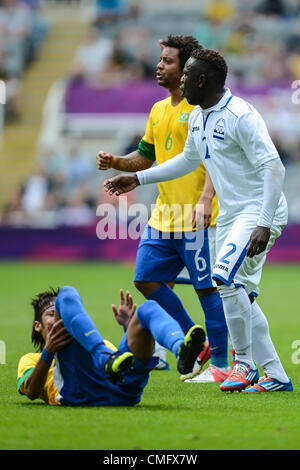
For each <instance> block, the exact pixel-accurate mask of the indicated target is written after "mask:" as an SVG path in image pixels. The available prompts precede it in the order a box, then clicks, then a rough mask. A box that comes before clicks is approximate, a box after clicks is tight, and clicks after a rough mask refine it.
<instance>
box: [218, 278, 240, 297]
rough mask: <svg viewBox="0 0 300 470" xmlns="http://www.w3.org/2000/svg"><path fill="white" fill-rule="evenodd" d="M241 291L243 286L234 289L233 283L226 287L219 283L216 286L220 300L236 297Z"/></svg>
mask: <svg viewBox="0 0 300 470" xmlns="http://www.w3.org/2000/svg"><path fill="white" fill-rule="evenodd" d="M242 289H243V286H238V287H236V286H235V285H234V284H233V283H231V284H230V285H227V284H224V282H220V283H219V284H218V291H219V293H220V296H221V298H222V300H223V299H225V298H227V297H233V296H236V295H238V294H239V293H240V291H241V290H242Z"/></svg>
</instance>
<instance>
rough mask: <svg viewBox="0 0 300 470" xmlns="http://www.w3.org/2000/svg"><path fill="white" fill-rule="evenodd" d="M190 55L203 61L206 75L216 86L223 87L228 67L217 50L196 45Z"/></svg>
mask: <svg viewBox="0 0 300 470" xmlns="http://www.w3.org/2000/svg"><path fill="white" fill-rule="evenodd" d="M191 57H193V58H194V59H196V60H197V61H199V62H200V61H201V62H202V63H203V62H204V63H205V65H206V73H207V75H208V77H209V78H210V79H212V80H213V82H214V84H216V86H217V87H218V88H223V87H224V85H225V81H226V77H227V73H228V67H227V64H226V61H225V59H224V57H223V56H222V55H221V54H220V53H219V52H217V51H213V50H211V49H203V48H199V47H198V48H197V49H194V50H193V51H192V53H191Z"/></svg>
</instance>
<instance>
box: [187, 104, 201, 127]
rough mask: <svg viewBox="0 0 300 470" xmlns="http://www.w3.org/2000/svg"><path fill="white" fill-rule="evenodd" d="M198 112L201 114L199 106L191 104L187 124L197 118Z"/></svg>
mask: <svg viewBox="0 0 300 470" xmlns="http://www.w3.org/2000/svg"><path fill="white" fill-rule="evenodd" d="M190 106H191V105H190ZM199 114H200V115H202V109H201V107H200V106H193V107H192V109H191V111H190V116H189V125H191V124H192V123H193V122H195V121H196V120H197V119H198V117H199Z"/></svg>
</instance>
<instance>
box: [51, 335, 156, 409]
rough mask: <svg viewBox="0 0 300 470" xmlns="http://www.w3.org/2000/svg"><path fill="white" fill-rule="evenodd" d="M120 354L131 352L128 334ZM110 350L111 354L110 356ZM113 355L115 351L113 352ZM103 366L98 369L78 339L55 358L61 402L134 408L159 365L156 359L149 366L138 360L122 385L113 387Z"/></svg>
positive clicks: (55, 375) (124, 338)
mask: <svg viewBox="0 0 300 470" xmlns="http://www.w3.org/2000/svg"><path fill="white" fill-rule="evenodd" d="M119 351H120V352H121V353H123V352H126V351H130V349H129V347H128V344H127V336H126V333H125V334H124V336H123V338H122V340H121V343H120V346H119ZM109 352H110V350H108V353H109ZM111 353H113V351H111ZM100 354H104V355H105V358H104V359H105V360H104V361H103V365H102V366H100V367H96V366H95V364H94V362H93V359H92V356H91V355H90V353H89V352H88V351H86V350H85V349H84V348H83V347H82V346H81V345H80V344H79V343H78V342H77V341H76V340H75V339H74V340H73V341H72V342H71V343H70V344H68V345H67V346H65V347H64V348H62V349H61V350H60V351H59V352H58V353H57V354H56V355H55V365H54V382H55V385H56V387H57V389H58V391H59V395H58V397H57V399H58V401H59V402H60V403H61V404H62V405H64V406H105V405H111V406H133V405H135V404H137V403H139V401H140V400H141V396H142V393H143V390H144V387H145V386H146V384H147V382H148V379H149V374H150V372H151V370H152V369H154V367H155V366H156V365H157V359H154V358H152V359H151V360H150V361H149V363H148V364H147V365H144V364H142V363H141V362H139V361H138V360H137V359H135V360H134V365H133V368H132V369H130V370H129V371H127V372H126V373H125V375H124V381H123V382H122V383H120V384H117V385H114V384H112V383H111V382H110V381H109V380H108V378H107V375H106V372H105V368H104V367H105V362H106V357H107V358H108V354H107V353H100Z"/></svg>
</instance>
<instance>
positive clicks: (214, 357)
mask: <svg viewBox="0 0 300 470" xmlns="http://www.w3.org/2000/svg"><path fill="white" fill-rule="evenodd" d="M199 300H200V303H201V306H202V309H203V311H204V315H205V327H206V333H207V337H208V341H209V346H210V351H211V364H212V365H214V366H215V367H228V365H229V364H228V330H227V325H226V320H225V316H224V310H223V303H222V299H221V297H220V294H219V292H213V293H212V294H208V295H206V296H203V297H199Z"/></svg>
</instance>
